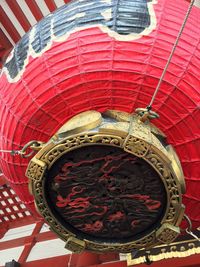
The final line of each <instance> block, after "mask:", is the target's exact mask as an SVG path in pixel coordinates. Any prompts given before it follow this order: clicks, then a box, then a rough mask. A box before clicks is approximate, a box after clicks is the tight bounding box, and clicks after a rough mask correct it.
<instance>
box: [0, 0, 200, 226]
mask: <svg viewBox="0 0 200 267" xmlns="http://www.w3.org/2000/svg"><path fill="white" fill-rule="evenodd" d="M105 2H106V1H105ZM108 2H109V1H108ZM149 7H150V9H149V10H150V14H151V15H154V12H155V17H154V18H151V20H152V21H153V25H151V26H148V31H146V32H142V33H139V34H136V35H135V36H132V35H122V34H118V33H117V34H113V31H111V32H110V31H109V30H105V27H106V26H105V25H104V26H103V27H102V26H101V25H92V26H91V27H90V26H87V27H83V28H80V27H79V28H76V29H74V30H73V31H72V32H70V34H68V33H66V34H65V35H63V36H57V37H55V36H53V34H52V36H51V40H49V41H48V42H49V43H48V45H47V46H46V47H45V48H44V49H43V50H41V51H40V52H38V53H36V52H33V51H32V50H31V49H30V47H29V50H28V54H27V56H26V59H25V61H24V63H23V64H22V65H23V66H22V67H20V66H19V70H20V71H19V72H18V74H17V75H16V76H15V77H10V74H9V73H8V68H7V67H6V65H5V67H4V69H3V71H2V74H1V78H0V85H1V99H0V101H1V102H0V103H1V108H0V118H1V130H0V146H1V148H2V149H16V150H17V149H19V148H21V147H22V146H23V145H24V144H26V143H27V142H29V141H30V140H40V141H44V142H46V141H48V140H49V138H50V137H51V136H52V135H53V134H54V133H55V132H56V131H57V130H58V129H59V128H60V127H61V126H62V125H63V124H64V122H66V121H67V120H68V119H69V118H71V117H72V116H74V115H76V114H78V113H80V112H82V111H85V110H97V111H101V112H102V111H105V110H108V109H116V110H122V111H126V112H134V110H135V109H136V108H138V107H146V106H147V105H148V104H149V102H150V100H151V97H152V94H153V92H154V90H155V88H156V86H157V84H158V81H159V78H160V76H161V73H162V71H163V69H164V67H165V65H166V62H167V60H168V57H169V54H170V51H171V49H172V46H173V43H174V41H175V39H176V37H177V35H178V32H179V29H180V27H181V25H182V23H183V20H184V17H185V14H186V11H187V8H188V3H186V2H184V1H182V0H177V1H173V0H159V1H157V3H156V2H155V1H153V2H152V3H151V4H149ZM199 17H200V10H198V9H197V8H193V10H192V13H191V16H190V18H189V20H188V23H187V25H186V27H185V29H184V32H183V34H182V37H181V40H180V42H179V45H178V47H177V49H176V52H175V54H174V56H173V58H172V61H171V63H170V66H169V68H168V71H167V73H166V75H165V77H164V80H163V83H162V85H161V88H160V91H159V93H158V95H157V98H156V101H155V104H154V107H153V108H154V110H155V111H157V112H158V113H159V115H160V119H159V120H157V121H155V123H156V125H157V126H158V127H159V128H160V129H161V130H162V131H163V132H164V133H165V134H166V135H167V137H168V141H169V143H171V144H172V145H173V146H174V147H175V149H176V151H177V154H178V155H179V157H180V160H181V163H182V167H183V171H184V174H185V178H186V186H187V192H186V194H185V196H184V203H185V205H186V214H188V215H189V216H190V218H191V219H192V221H193V224H194V226H199V223H200V213H199V210H200V197H199V192H200V186H199V182H200V171H199V164H200V149H199V148H200V126H199V121H200V111H199V107H200V78H199V77H200V76H199V69H200V44H199V41H200V27H199ZM47 19H48V18H47ZM105 19H106V18H105ZM31 38H33V36H31V33H30V39H31ZM29 42H30V40H29ZM25 46H26V43H25V42H24V47H25ZM18 49H23V46H22V47H21V48H20V47H19V46H18ZM13 53H14V52H11V55H10V57H9V58H8V60H7V62H9V61H10V60H11V58H12V57H13ZM28 162H29V159H22V158H21V157H20V156H15V157H12V156H11V155H9V154H1V169H2V171H3V173H4V175H5V176H6V178H7V180H8V181H9V182H10V184H11V186H12V187H13V188H14V190H15V191H16V192H17V194H18V195H19V197H20V198H21V199H22V200H23V202H24V203H25V204H27V205H29V206H30V208H31V209H32V211H34V207H33V199H32V196H30V194H29V192H28V186H27V183H28V181H27V178H26V177H25V170H26V168H27V164H28Z"/></svg>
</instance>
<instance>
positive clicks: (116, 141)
mask: <svg viewBox="0 0 200 267" xmlns="http://www.w3.org/2000/svg"><path fill="white" fill-rule="evenodd" d="M95 113H97V112H96V111H90V112H88V111H87V113H85V117H84V113H81V116H80V117H79V116H76V118H75V119H74V121H73V127H72V122H70V134H69V132H68V127H67V124H68V122H67V123H66V124H65V125H64V126H63V127H62V128H61V129H62V131H58V132H57V133H56V134H55V136H53V138H52V139H51V140H50V141H49V142H48V143H47V144H45V145H44V146H43V148H42V149H41V150H40V151H39V152H38V153H37V154H36V155H35V156H34V157H33V158H32V159H31V161H30V163H29V166H28V168H27V172H26V175H27V177H28V178H29V181H30V182H29V186H30V191H31V193H32V194H33V195H34V198H35V204H36V208H37V210H38V211H39V213H40V214H41V215H42V216H43V217H44V218H45V220H46V221H47V223H48V224H49V225H50V227H51V230H53V231H54V232H56V234H57V235H58V236H59V237H60V238H61V239H63V240H64V241H65V242H66V248H67V249H69V250H72V251H73V252H81V251H83V250H84V249H86V250H91V251H98V252H99V251H102V252H103V251H118V252H122V253H125V252H130V251H132V250H133V249H140V248H149V247H152V246H155V245H158V244H160V243H171V242H172V241H173V240H174V239H175V238H176V237H177V236H178V235H179V233H180V230H179V227H178V226H179V224H180V222H181V221H182V218H183V215H184V206H183V204H182V194H183V193H184V190H185V183H184V177H183V172H182V169H181V165H180V162H179V160H178V157H177V155H176V153H175V151H174V150H173V148H172V147H171V146H170V145H163V144H162V142H161V141H160V138H159V137H164V136H163V134H162V132H161V131H160V130H159V129H157V128H156V127H155V126H154V125H152V124H151V123H149V122H146V123H142V122H141V121H140V119H139V116H137V115H135V116H133V117H131V116H130V114H127V113H124V112H118V111H109V112H107V113H106V114H104V115H103V116H102V115H101V114H100V113H98V116H94V114H95ZM99 114H100V116H99ZM94 117H95V118H96V117H98V121H97V120H96V121H95V123H92V122H93V118H94ZM82 118H84V121H82V124H81V120H82ZM100 118H101V119H100ZM106 118H109V120H106ZM76 122H77V124H76ZM80 124H81V127H80ZM76 126H79V129H80V130H79V129H78V130H77V128H78V127H76ZM73 130H74V131H75V132H76V134H74V133H73ZM96 144H98V145H109V146H116V147H119V148H122V149H123V150H124V151H126V152H128V153H131V154H133V155H135V156H137V157H140V158H142V159H144V160H145V161H146V162H147V163H148V164H150V165H151V166H152V167H153V168H154V169H155V170H156V171H157V173H158V174H159V176H160V178H161V179H162V181H163V183H164V185H165V189H166V193H167V202H168V203H167V207H166V212H165V215H164V217H163V218H162V221H161V226H160V227H159V228H155V229H154V230H153V231H152V232H151V233H150V234H148V235H146V236H143V237H142V238H140V239H138V240H135V241H132V242H128V243H117V244H116V243H97V242H93V241H90V240H87V239H84V240H81V239H79V237H77V236H75V234H74V233H71V232H70V231H69V230H67V229H65V228H64V227H63V226H62V225H61V224H60V223H59V221H57V219H56V218H55V217H54V215H53V214H52V212H51V209H50V208H49V207H48V204H47V202H46V200H45V196H44V179H45V173H46V172H48V171H49V170H50V168H51V167H52V165H53V164H54V162H56V161H57V160H58V159H59V158H60V157H61V156H63V155H64V154H66V153H68V152H69V151H71V150H74V149H77V148H80V147H82V146H88V145H96Z"/></svg>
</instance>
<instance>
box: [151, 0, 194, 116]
mask: <svg viewBox="0 0 200 267" xmlns="http://www.w3.org/2000/svg"><path fill="white" fill-rule="evenodd" d="M194 2H195V0H191V2H190V5H189V8H188V11H187V13H186V16H185V19H184V21H183V24H182V26H181V29H180V31H179V34H178V36H177V38H176V41H175V43H174V46H173V48H172V51H171V54H170V56H169V58H168V61H167V64H166V66H165V68H164V70H163V73H162V75H161V77H160V80H159V82H158V85H157V87H156V89H155V92H154V94H153V96H152V99H151V101H150V103H149V105H148V106H147V111H150V110H151V109H152V105H153V103H154V100H155V98H156V95H157V93H158V91H159V89H160V85H161V83H162V81H163V78H164V76H165V74H166V71H167V69H168V67H169V64H170V62H171V59H172V57H173V55H174V52H175V50H176V47H177V45H178V42H179V40H180V37H181V34H182V32H183V30H184V28H185V25H186V22H187V20H188V17H189V15H190V12H191V10H192V7H193V5H194Z"/></svg>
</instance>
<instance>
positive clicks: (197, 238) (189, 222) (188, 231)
mask: <svg viewBox="0 0 200 267" xmlns="http://www.w3.org/2000/svg"><path fill="white" fill-rule="evenodd" d="M184 219H185V220H186V222H187V224H188V227H187V228H186V229H184V230H182V229H181V230H182V232H186V233H187V234H188V235H190V236H192V237H193V238H195V239H196V240H197V241H199V242H200V238H199V237H198V236H197V235H195V234H194V233H193V232H192V222H191V220H190V218H189V217H188V216H187V215H186V214H184Z"/></svg>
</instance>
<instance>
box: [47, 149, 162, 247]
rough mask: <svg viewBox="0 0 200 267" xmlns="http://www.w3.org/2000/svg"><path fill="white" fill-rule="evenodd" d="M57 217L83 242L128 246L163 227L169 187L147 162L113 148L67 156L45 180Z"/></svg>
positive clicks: (58, 162) (49, 203) (81, 150)
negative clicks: (131, 241) (86, 240)
mask: <svg viewBox="0 0 200 267" xmlns="http://www.w3.org/2000/svg"><path fill="white" fill-rule="evenodd" d="M45 188H46V198H47V201H48V205H49V207H50V208H51V210H52V212H53V214H54V216H55V217H56V218H57V219H58V220H59V221H60V222H61V224H62V225H64V226H65V227H66V228H67V229H69V230H70V231H72V232H74V233H76V234H77V235H78V236H79V238H88V239H90V240H99V241H105V242H127V241H130V240H134V239H136V238H139V237H141V236H143V235H144V234H147V233H148V232H150V231H151V230H152V229H153V228H155V227H156V226H158V225H159V223H160V221H161V219H162V217H163V214H164V212H165V207H166V193H165V187H164V184H163V182H162V180H161V179H160V177H159V175H158V174H157V172H156V171H155V170H154V169H153V168H152V167H151V166H150V165H149V164H148V163H146V162H145V161H144V160H142V159H139V158H137V157H135V156H133V155H131V154H129V153H126V152H124V151H123V150H122V149H120V148H116V147H112V146H99V145H93V146H87V147H82V148H79V149H76V150H74V151H71V152H69V153H67V154H66V155H64V156H63V157H62V158H61V159H60V160H59V161H57V162H56V163H55V164H54V166H53V167H52V169H51V170H50V172H49V173H48V175H47V178H46V181H45Z"/></svg>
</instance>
